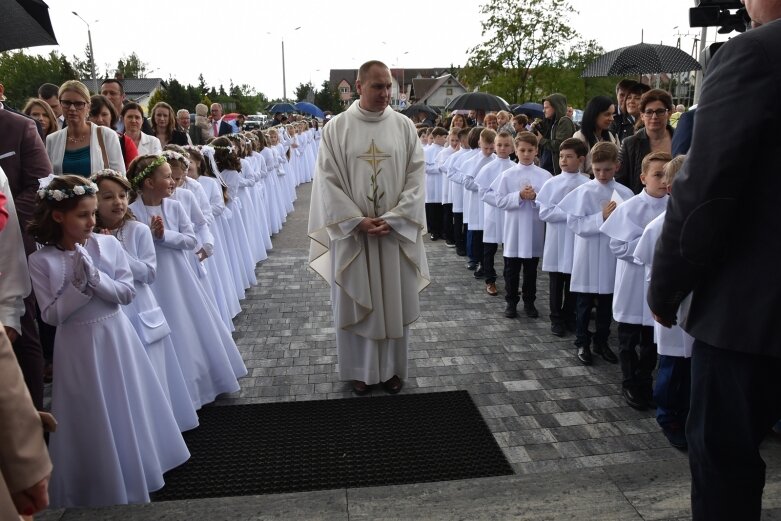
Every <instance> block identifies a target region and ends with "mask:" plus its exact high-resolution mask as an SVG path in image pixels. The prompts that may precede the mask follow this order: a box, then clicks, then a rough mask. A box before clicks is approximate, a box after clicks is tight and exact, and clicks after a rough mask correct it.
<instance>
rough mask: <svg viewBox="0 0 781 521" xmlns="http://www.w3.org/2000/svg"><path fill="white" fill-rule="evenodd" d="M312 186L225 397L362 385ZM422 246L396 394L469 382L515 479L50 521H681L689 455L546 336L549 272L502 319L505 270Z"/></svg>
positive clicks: (779, 451)
mask: <svg viewBox="0 0 781 521" xmlns="http://www.w3.org/2000/svg"><path fill="white" fill-rule="evenodd" d="M310 189H311V185H302V186H300V187H299V189H298V194H299V199H298V201H297V202H296V205H295V206H296V211H295V212H294V213H293V214H291V215H290V216H289V217H288V222H287V223H286V225H285V229H284V230H283V231H282V232H281V233H280V234H279V235H278V236H276V237H274V239H273V243H274V249H273V250H272V251H271V252H269V258H268V260H266V261H265V263H264V264H263V265H261V266H259V267H258V269H257V276H258V286H256V287H255V288H253V289H251V290H250V291H248V292H247V299H246V300H245V301H243V302H242V313H241V314H240V315H239V316H238V317H237V318H236V319H235V325H236V332H235V333H234V338H235V339H236V343H237V344H238V346H239V349H240V350H241V352H242V355H243V356H244V360H245V362H246V364H247V367H248V369H249V374H248V376H247V377H245V378H243V379H242V380H241V391H240V392H238V393H235V394H233V395H229V396H223V397H221V398H220V399H219V400H218V401H217V405H218V406H227V405H233V404H240V403H267V402H276V401H290V400H318V399H334V398H348V397H352V396H353V395H352V393H351V392H350V387H349V384H348V383H346V382H341V381H340V380H339V376H338V370H337V359H336V346H335V341H334V328H333V323H332V319H331V307H330V302H329V289H328V286H327V285H326V284H325V282H323V281H322V280H321V279H320V278H319V276H317V275H316V274H315V273H314V272H312V271H311V270H309V269H308V268H307V253H308V240H307V238H306V224H307V210H308V207H309V192H310ZM426 249H427V253H428V261H429V268H430V272H431V278H432V280H431V285H430V286H429V287H428V288H427V289H426V290H425V291H424V292H423V293H422V295H421V310H422V311H421V317H420V320H418V321H417V322H416V323H415V324H413V325H412V327H411V329H412V332H411V345H410V351H409V357H410V360H409V376H408V378H407V380H406V382H405V387H404V390H403V391H402V392H404V393H427V392H436V391H451V390H457V389H459V390H460V389H465V390H467V391H469V393H470V394H471V396H472V398H473V400H474V401H475V403H476V405H477V406H478V408H479V409H480V411H481V413H482V415H483V417H484V418H485V421H486V423H487V424H488V426H489V428H490V429H491V431H492V432H493V434H494V437H495V438H496V440H497V442H498V444H499V445H500V447H502V450H503V451H504V453H505V455H506V456H507V459H508V460H509V461H510V462H511V464H512V466H513V469H514V470H515V472H516V475H515V476H508V477H501V478H486V479H479V480H465V481H454V482H444V483H427V484H417V485H405V486H394V487H376V488H370V489H341V490H335V491H318V492H310V493H299V494H283V495H277V496H253V497H249V498H245V497H243V498H239V499H235V500H231V498H219V499H214V500H197V501H174V502H166V503H155V504H151V505H143V506H124V507H114V508H110V509H95V510H89V509H88V510H69V511H67V512H63V511H53V512H48V513H46V514H45V515H44V516H41V517H40V519H45V520H55V519H61V520H71V519H74V520H75V519H166V520H169V519H188V520H190V519H210V520H216V519H247V520H250V519H252V520H256V519H258V520H259V519H340V520H341V519H350V520H355V519H443V520H444V519H632V520H635V519H643V520H668V519H669V520H672V519H687V518H688V516H689V485H690V482H689V474H688V467H687V464H688V463H687V459H686V454H685V453H681V452H679V451H678V450H676V449H674V448H672V447H670V445H669V444H668V443H667V440H666V439H665V438H664V436H663V435H662V434H661V433H660V431H659V428H658V426H657V424H656V421H655V420H654V416H653V414H652V412H650V411H647V412H640V411H636V410H634V409H632V408H630V407H628V406H626V405H625V404H624V402H623V400H622V398H621V396H620V372H619V368H618V366H617V365H612V364H608V363H606V362H602V361H596V362H595V364H594V365H593V366H591V367H583V366H582V365H580V364H579V363H578V361H577V359H576V358H575V351H574V347H573V346H572V341H573V338H572V336H569V337H565V338H557V337H555V336H553V335H552V334H551V333H550V324H549V322H548V320H547V314H548V306H547V299H548V292H547V284H548V279H547V276H546V275H545V274H544V273H542V272H541V273H540V277H539V278H538V297H537V307H538V308H539V310H540V315H541V316H540V318H537V319H529V318H526V317H525V316H523V313H521V315H522V316H521V317H520V318H517V319H507V318H505V317H504V315H503V310H504V299H503V298H502V295H503V293H502V290H503V284H502V280H501V278H500V279H499V282H498V286H499V292H500V295H499V296H498V297H491V296H489V295H487V294H486V293H485V291H484V283H483V282H482V281H479V280H475V279H474V277H473V275H472V272H470V271H468V270H466V269H465V260H464V258H463V257H458V256H456V255H455V252H454V250H453V249H451V248H447V247H446V246H445V243H444V242H443V241H437V242H427V244H426ZM500 255H501V251H500V252H499V253H498V254H497V266H498V267H499V266H500V265H501V257H500ZM613 331H614V334H613V338H611V345H613V347H614V348H615V347H616V339H615V328H614V329H613ZM378 393H379V394H382V391H372V393H370V394H369V395H368V396H367V397H365V398H362V399H371V398H372V396H375V395H377V394H378ZM357 399H359V398H357ZM763 455H764V456H765V459H766V461H767V462H768V480H767V486H766V489H765V503H764V506H765V517H764V519H781V439H779V438H778V437H774V438H771V439H769V440H768V441H766V442H765V445H764V447H763Z"/></svg>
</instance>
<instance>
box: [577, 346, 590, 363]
mask: <svg viewBox="0 0 781 521" xmlns="http://www.w3.org/2000/svg"><path fill="white" fill-rule="evenodd" d="M578 360H580V363H581V364H583V365H591V362H592V361H593V360H592V357H591V349H590V348H589V347H588V346H580V347H578Z"/></svg>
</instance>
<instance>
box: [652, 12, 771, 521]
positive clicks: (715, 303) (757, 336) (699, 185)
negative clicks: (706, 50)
mask: <svg viewBox="0 0 781 521" xmlns="http://www.w3.org/2000/svg"><path fill="white" fill-rule="evenodd" d="M744 3H745V4H746V8H747V10H748V14H749V15H750V16H751V19H752V20H753V24H754V26H755V28H754V29H752V30H750V31H748V32H746V33H745V34H742V35H740V36H737V37H736V38H733V39H732V40H730V41H728V42H727V43H725V44H724V45H723V46H722V47H721V49H720V50H719V52H718V54H717V55H716V56H715V57H714V58H713V62H712V63H711V65H710V66H709V68H708V76H707V78H706V80H705V85H704V87H703V91H702V97H701V100H700V103H699V105H698V107H697V117H696V119H695V123H694V124H695V127H694V134H693V138H692V144H691V148H690V150H689V155H688V158H687V160H686V163H685V164H684V166H683V168H682V170H681V172H680V173H679V175H678V176H677V177H676V179H675V183H674V189H673V191H672V196H671V198H670V202H669V204H668V209H667V214H666V219H665V223H664V228H663V230H662V235H661V237H660V239H659V242H658V243H657V247H656V254H655V256H654V261H653V269H652V275H651V276H652V278H651V285H650V289H649V295H648V303H649V305H650V306H651V310H652V311H653V313H654V315H655V316H656V318H657V320H658V321H659V322H660V323H662V324H663V325H669V324H672V323H674V321H675V317H676V311H677V310H678V307H679V304H680V303H681V301H682V300H683V299H684V297H685V296H686V295H687V294H689V293H691V294H692V301H691V307H690V310H689V313H688V317H687V318H685V319H684V323H683V327H684V329H686V331H688V332H689V333H690V334H691V335H692V336H694V337H695V339H696V341H695V343H694V349H693V353H692V363H691V369H692V388H691V389H692V390H691V411H690V413H689V419H688V422H687V426H686V437H687V440H688V443H689V463H690V467H691V473H692V514H693V519H694V520H705V519H707V520H708V521H714V520H716V521H718V520H722V519H723V520H727V519H729V520H735V519H740V520H758V519H760V514H761V507H762V489H763V487H764V483H765V464H764V462H763V461H762V458H761V457H760V454H759V444H760V442H761V441H762V439H763V438H764V437H765V436H766V435H767V433H768V432H769V431H770V428H771V426H772V425H773V424H774V423H775V422H776V421H777V420H778V419H779V418H781V327H779V319H778V313H779V310H781V270H779V259H781V220H779V213H778V212H779V208H780V207H781V170H780V169H779V159H780V158H781V141H779V139H778V132H777V131H776V129H777V126H778V121H777V118H778V114H779V113H781V97H779V95H778V86H779V85H781V68H779V67H778V64H779V63H781V0H744ZM735 107H741V110H740V117H739V119H738V120H737V121H736V120H735V118H734V110H735ZM725 121H729V122H731V124H729V125H725V123H724V122H725Z"/></svg>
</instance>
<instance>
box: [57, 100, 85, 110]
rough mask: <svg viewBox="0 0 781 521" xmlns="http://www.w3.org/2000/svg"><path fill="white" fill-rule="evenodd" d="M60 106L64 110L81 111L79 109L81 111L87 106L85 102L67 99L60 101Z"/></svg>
mask: <svg viewBox="0 0 781 521" xmlns="http://www.w3.org/2000/svg"><path fill="white" fill-rule="evenodd" d="M60 105H62V107H63V108H65V109H69V108H71V107H73V108H75V109H76V110H81V109H83V108H84V107H86V106H87V102H86V101H71V100H67V99H61V100H60Z"/></svg>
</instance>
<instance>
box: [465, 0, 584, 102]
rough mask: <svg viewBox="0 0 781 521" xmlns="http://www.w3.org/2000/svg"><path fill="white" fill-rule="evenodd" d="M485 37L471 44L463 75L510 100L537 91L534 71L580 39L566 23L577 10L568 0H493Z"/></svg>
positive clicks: (484, 10) (488, 4) (486, 11)
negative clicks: (483, 39) (477, 42)
mask: <svg viewBox="0 0 781 521" xmlns="http://www.w3.org/2000/svg"><path fill="white" fill-rule="evenodd" d="M480 12H481V13H482V14H483V15H487V19H485V20H484V21H483V22H482V23H481V25H482V36H483V37H488V39H487V40H486V41H484V42H483V43H481V44H479V45H477V46H475V47H474V48H472V49H470V50H469V51H468V52H469V58H468V60H467V65H466V67H465V68H464V73H463V75H462V76H461V79H462V80H463V81H465V82H466V83H467V84H468V85H470V86H476V87H480V88H481V89H482V90H487V91H489V92H492V93H494V94H496V95H498V96H502V97H503V98H504V99H506V100H507V101H508V102H509V103H522V102H524V101H527V100H528V99H535V98H532V97H531V94H532V93H534V96H535V97H536V96H537V93H536V85H535V83H536V81H537V78H536V76H535V73H536V71H537V70H538V69H540V68H542V67H552V66H554V65H557V64H559V63H561V61H562V59H563V57H564V56H565V55H566V54H567V53H568V51H569V49H570V48H573V47H576V46H577V45H581V42H580V40H581V38H580V35H578V33H577V32H576V31H575V30H574V29H572V28H571V27H569V25H567V18H568V15H569V14H570V13H575V14H577V11H575V10H574V9H573V8H572V6H571V5H570V3H569V1H568V0H488V1H487V2H486V3H485V4H483V5H482V6H481V8H480Z"/></svg>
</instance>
